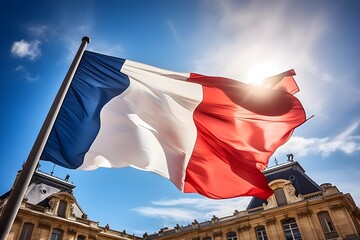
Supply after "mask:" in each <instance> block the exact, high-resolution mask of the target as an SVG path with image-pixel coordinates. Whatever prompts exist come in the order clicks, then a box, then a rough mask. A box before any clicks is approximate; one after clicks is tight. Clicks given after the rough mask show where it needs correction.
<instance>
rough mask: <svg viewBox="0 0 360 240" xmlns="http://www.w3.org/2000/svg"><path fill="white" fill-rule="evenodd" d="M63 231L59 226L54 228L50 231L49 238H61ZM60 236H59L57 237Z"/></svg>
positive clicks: (60, 239) (58, 239)
mask: <svg viewBox="0 0 360 240" xmlns="http://www.w3.org/2000/svg"><path fill="white" fill-rule="evenodd" d="M63 234H64V231H63V230H62V229H60V228H54V229H53V230H52V231H51V236H50V240H62V239H63ZM59 237H60V238H59Z"/></svg>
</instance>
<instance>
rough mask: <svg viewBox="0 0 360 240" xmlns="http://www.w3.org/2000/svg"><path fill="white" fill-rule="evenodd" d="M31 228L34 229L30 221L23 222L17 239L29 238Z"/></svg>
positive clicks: (27, 239) (29, 239) (24, 239)
mask: <svg viewBox="0 0 360 240" xmlns="http://www.w3.org/2000/svg"><path fill="white" fill-rule="evenodd" d="M33 229H34V224H33V223H30V222H26V223H24V225H23V228H22V230H21V234H20V238H19V240H31V235H32V232H33Z"/></svg>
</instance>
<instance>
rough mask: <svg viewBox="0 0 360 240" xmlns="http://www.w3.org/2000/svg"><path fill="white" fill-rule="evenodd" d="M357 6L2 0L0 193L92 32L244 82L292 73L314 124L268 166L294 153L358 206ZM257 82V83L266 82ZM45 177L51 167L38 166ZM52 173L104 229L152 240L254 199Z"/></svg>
mask: <svg viewBox="0 0 360 240" xmlns="http://www.w3.org/2000/svg"><path fill="white" fill-rule="evenodd" d="M359 11H360V3H359V2H358V1H356V0H352V1H351V0H346V1H335V0H320V1H310V0H306V1H280V0H279V1H228V0H226V1H220V0H218V1H212V0H199V1H157V0H155V1H141V0H134V1H130V0H129V1H125V0H117V1H115V0H108V1H91V0H87V1H82V0H80V1H69V0H64V1H37V0H35V1H11V2H10V1H2V2H1V3H0V18H1V21H0V26H1V28H0V29H1V32H2V34H1V44H0V63H1V67H0V69H1V70H0V113H1V114H0V152H1V153H2V157H1V160H0V194H2V193H4V192H6V191H8V190H9V189H10V187H11V185H12V183H13V181H14V178H15V176H16V172H17V171H18V170H19V169H20V168H21V166H22V164H23V162H24V161H25V160H26V158H27V156H28V154H29V152H30V149H31V147H32V145H33V143H34V141H35V138H36V136H37V133H38V131H39V130H40V128H41V125H42V123H43V121H44V119H45V116H46V114H47V111H48V110H49V108H50V105H51V103H52V101H53V99H54V97H55V94H56V92H57V90H58V88H59V86H60V84H61V82H62V80H63V78H64V76H65V74H66V72H67V69H68V67H69V66H70V63H71V60H72V58H73V57H74V55H75V52H76V50H77V48H78V46H79V44H80V42H81V38H82V37H83V36H85V35H87V36H89V37H90V44H89V45H88V48H87V49H88V50H93V51H97V52H101V53H105V54H110V55H114V56H118V57H122V58H127V59H131V60H135V61H139V62H143V63H147V64H150V65H154V66H157V67H161V68H165V69H169V70H173V71H178V72H198V73H202V74H206V75H221V76H226V77H231V78H236V79H239V80H243V81H248V80H249V79H250V77H251V76H253V75H254V72H261V73H262V74H263V77H265V76H267V75H271V74H276V73H279V72H281V71H285V70H288V69H291V68H294V69H295V71H296V72H297V77H296V80H297V82H298V85H299V87H300V92H299V93H298V94H297V95H296V96H297V97H298V98H299V99H300V100H301V101H302V103H303V105H304V107H305V109H306V112H307V115H308V116H311V115H315V117H313V118H312V119H311V120H309V121H308V122H306V123H305V124H303V125H302V126H300V127H299V128H298V129H296V131H295V133H294V135H293V137H292V138H291V139H290V140H289V141H288V143H286V144H285V145H284V146H283V147H281V148H280V149H278V151H277V152H276V153H275V154H274V156H273V157H272V158H271V159H270V162H269V163H270V166H271V165H274V158H275V157H276V158H277V159H278V160H279V162H284V161H285V160H286V154H288V153H293V154H294V156H295V160H297V161H299V162H300V163H301V164H302V166H303V167H304V168H305V170H306V171H307V174H308V175H309V176H310V177H312V178H313V179H314V180H315V181H316V182H317V183H319V184H321V183H324V182H331V183H333V184H334V185H336V186H337V187H338V188H339V189H340V191H342V192H349V193H351V194H352V196H353V198H354V199H355V201H356V203H357V205H358V206H359V205H360V189H359V187H358V182H359V180H360V158H359V156H360V154H359V153H360V107H359V106H360V80H359V76H360V66H359V63H360V44H359V43H360V28H359V26H358V24H357V23H359V22H360V15H359V14H358V13H359ZM259 77H261V76H259ZM41 165H42V166H41V170H42V171H45V172H48V173H49V172H51V170H52V168H53V165H52V164H50V163H47V162H41ZM54 172H55V175H57V176H59V177H61V178H64V177H65V176H66V174H67V173H69V174H70V176H71V177H70V181H72V182H74V184H75V185H76V186H77V187H76V189H75V192H74V195H75V197H76V198H77V200H78V202H79V203H80V205H81V207H82V208H83V210H84V211H85V212H86V213H87V214H88V216H89V217H90V218H91V219H93V220H98V221H99V222H100V225H102V226H104V225H106V224H107V223H109V225H110V227H111V228H114V229H117V230H121V231H122V230H123V229H126V231H127V232H128V233H132V234H136V235H142V234H143V233H144V232H148V233H153V232H155V231H158V230H159V229H160V228H162V227H164V226H168V227H173V226H175V224H177V223H178V224H180V225H187V224H188V223H190V222H191V221H192V220H193V219H197V220H198V221H203V220H208V219H210V218H211V217H212V215H217V216H219V217H221V216H226V215H230V214H232V212H233V211H234V210H235V209H237V210H243V209H244V208H245V207H246V205H247V203H248V202H249V199H250V198H234V199H229V200H209V199H206V198H203V197H201V196H199V195H196V194H183V193H181V192H180V191H178V190H177V188H176V187H175V186H174V185H173V184H172V183H171V182H170V181H168V180H166V179H163V178H162V177H160V176H157V175H156V174H152V173H147V172H142V171H139V170H135V169H131V168H125V169H98V170H95V171H75V170H68V169H63V168H61V167H55V170H54Z"/></svg>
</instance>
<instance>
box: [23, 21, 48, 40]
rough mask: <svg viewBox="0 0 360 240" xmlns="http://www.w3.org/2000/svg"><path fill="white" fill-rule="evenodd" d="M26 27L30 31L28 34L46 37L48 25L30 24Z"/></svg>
mask: <svg viewBox="0 0 360 240" xmlns="http://www.w3.org/2000/svg"><path fill="white" fill-rule="evenodd" d="M27 29H28V31H29V32H30V34H32V35H34V36H36V37H46V34H47V33H48V31H49V27H48V26H47V25H44V24H39V25H31V26H29V27H28V28H27Z"/></svg>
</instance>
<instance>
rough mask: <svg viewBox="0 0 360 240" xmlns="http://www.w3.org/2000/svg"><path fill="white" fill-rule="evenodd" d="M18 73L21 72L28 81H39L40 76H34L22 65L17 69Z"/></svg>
mask: <svg viewBox="0 0 360 240" xmlns="http://www.w3.org/2000/svg"><path fill="white" fill-rule="evenodd" d="M15 71H16V72H19V73H20V74H21V76H22V77H24V78H25V79H26V80H28V81H36V80H38V76H33V75H32V74H30V72H29V71H28V70H27V69H26V68H25V67H24V66H22V65H19V66H17V67H16V68H15Z"/></svg>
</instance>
